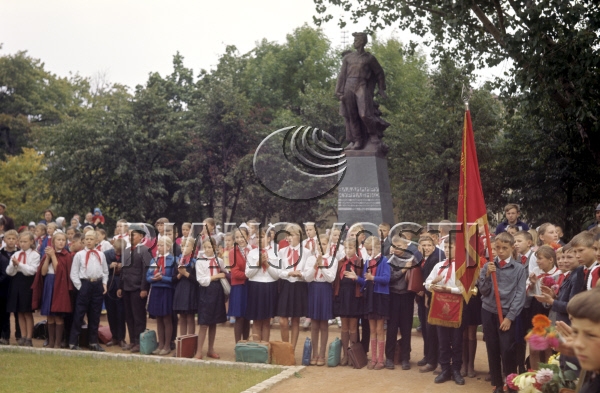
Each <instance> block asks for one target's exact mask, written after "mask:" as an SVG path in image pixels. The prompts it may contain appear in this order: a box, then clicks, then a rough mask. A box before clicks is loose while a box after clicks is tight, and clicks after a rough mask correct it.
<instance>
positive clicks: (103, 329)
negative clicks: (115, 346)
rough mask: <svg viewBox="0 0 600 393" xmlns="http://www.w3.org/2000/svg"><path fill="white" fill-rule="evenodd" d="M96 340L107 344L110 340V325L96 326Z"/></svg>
mask: <svg viewBox="0 0 600 393" xmlns="http://www.w3.org/2000/svg"><path fill="white" fill-rule="evenodd" d="M98 340H99V341H100V342H101V343H102V344H107V343H108V342H109V341H110V340H112V333H111V332H110V326H100V327H99V328H98Z"/></svg>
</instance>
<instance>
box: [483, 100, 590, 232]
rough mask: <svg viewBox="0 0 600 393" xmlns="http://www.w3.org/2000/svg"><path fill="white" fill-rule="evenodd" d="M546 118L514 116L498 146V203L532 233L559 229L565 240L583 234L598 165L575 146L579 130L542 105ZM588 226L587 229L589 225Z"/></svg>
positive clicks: (545, 104) (524, 115) (496, 166)
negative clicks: (517, 214) (512, 209)
mask: <svg viewBox="0 0 600 393" xmlns="http://www.w3.org/2000/svg"><path fill="white" fill-rule="evenodd" d="M541 108H542V109H543V111H544V112H545V113H543V114H541V115H540V116H532V115H531V114H526V113H524V112H523V111H520V110H518V111H515V112H514V113H513V114H512V116H511V117H510V118H509V121H508V123H507V127H506V131H505V132H504V133H503V135H502V138H501V140H500V144H499V154H498V160H497V162H496V164H495V168H494V172H495V173H496V174H497V175H496V176H495V180H496V184H495V186H494V187H495V189H496V190H498V194H497V195H498V198H499V199H501V200H502V201H503V202H505V201H508V202H514V203H518V204H520V206H521V210H522V212H523V214H524V215H525V218H526V219H527V221H528V222H529V223H530V224H532V225H533V226H534V227H536V226H539V225H540V224H543V223H544V222H552V223H554V224H556V225H561V226H562V227H563V230H564V233H565V239H569V238H571V237H572V236H573V235H575V234H577V233H578V232H579V231H581V230H583V229H585V228H586V227H587V225H584V223H586V222H587V221H588V220H589V219H591V218H592V217H593V214H594V213H593V209H594V208H595V206H596V203H597V196H598V194H599V193H600V184H599V183H598V181H597V179H598V178H600V165H598V164H597V163H596V162H595V160H594V159H593V157H592V155H591V154H590V152H589V151H588V150H587V149H585V148H584V147H583V146H581V144H579V143H577V141H578V139H579V138H580V135H579V132H578V130H577V127H576V126H575V125H574V124H572V123H569V122H565V119H564V116H563V113H561V112H560V111H553V108H554V106H553V105H552V104H551V103H550V104H548V103H547V102H546V103H542V105H541ZM587 224H589V223H587Z"/></svg>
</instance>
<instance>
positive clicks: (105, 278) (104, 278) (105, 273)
mask: <svg viewBox="0 0 600 393" xmlns="http://www.w3.org/2000/svg"><path fill="white" fill-rule="evenodd" d="M98 254H100V260H101V262H102V284H104V285H107V284H108V264H107V263H106V256H105V255H104V253H103V252H99V253H98Z"/></svg>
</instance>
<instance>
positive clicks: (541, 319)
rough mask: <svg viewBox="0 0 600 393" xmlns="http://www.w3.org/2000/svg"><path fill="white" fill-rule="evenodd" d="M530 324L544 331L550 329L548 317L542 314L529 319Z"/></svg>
mask: <svg viewBox="0 0 600 393" xmlns="http://www.w3.org/2000/svg"><path fill="white" fill-rule="evenodd" d="M531 322H532V323H533V326H535V327H542V328H544V329H545V328H547V327H550V325H551V324H552V323H551V322H550V319H548V317H547V316H545V315H544V314H537V315H536V316H534V317H533V318H532V319H531Z"/></svg>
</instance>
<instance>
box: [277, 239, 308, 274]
mask: <svg viewBox="0 0 600 393" xmlns="http://www.w3.org/2000/svg"><path fill="white" fill-rule="evenodd" d="M294 251H296V252H297V253H298V257H299V259H300V260H299V261H298V260H293V259H294V258H293V252H294ZM288 253H289V255H288ZM309 253H310V252H309V251H308V250H307V249H305V248H304V247H302V245H301V244H298V245H297V246H296V247H292V246H291V245H290V246H288V247H285V248H282V249H281V250H280V251H279V252H278V253H277V254H278V255H277V256H278V261H277V263H276V264H275V266H279V271H278V273H279V278H280V279H282V280H288V281H289V282H296V281H303V280H304V279H303V277H290V276H289V273H290V272H293V271H300V272H302V271H303V270H304V265H305V264H306V260H307V259H308V257H309Z"/></svg>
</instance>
